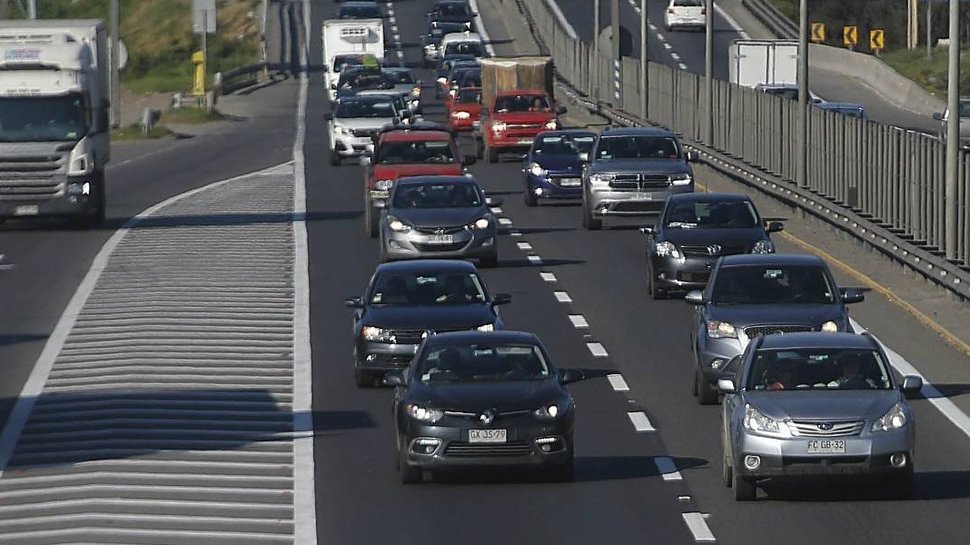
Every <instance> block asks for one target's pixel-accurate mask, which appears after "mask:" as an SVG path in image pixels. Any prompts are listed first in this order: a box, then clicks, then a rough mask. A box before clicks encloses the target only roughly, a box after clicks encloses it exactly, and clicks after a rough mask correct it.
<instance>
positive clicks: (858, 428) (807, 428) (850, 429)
mask: <svg viewBox="0 0 970 545" xmlns="http://www.w3.org/2000/svg"><path fill="white" fill-rule="evenodd" d="M865 426H866V422H865V420H852V421H849V422H798V421H792V422H789V423H788V427H789V428H790V429H791V433H792V435H795V436H798V437H850V436H853V435H859V434H860V433H862V429H863V428H864V427H865ZM822 428H828V429H822Z"/></svg>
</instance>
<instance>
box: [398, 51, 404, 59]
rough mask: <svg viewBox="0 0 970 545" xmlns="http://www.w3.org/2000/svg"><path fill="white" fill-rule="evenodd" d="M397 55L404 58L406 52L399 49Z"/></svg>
mask: <svg viewBox="0 0 970 545" xmlns="http://www.w3.org/2000/svg"><path fill="white" fill-rule="evenodd" d="M397 56H398V58H400V59H403V58H404V52H403V51H401V50H400V49H399V50H398V51H397Z"/></svg>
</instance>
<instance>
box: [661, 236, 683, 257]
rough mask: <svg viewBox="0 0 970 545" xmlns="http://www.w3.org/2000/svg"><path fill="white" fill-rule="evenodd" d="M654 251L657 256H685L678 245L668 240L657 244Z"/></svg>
mask: <svg viewBox="0 0 970 545" xmlns="http://www.w3.org/2000/svg"><path fill="white" fill-rule="evenodd" d="M654 253H655V254H657V257H672V258H674V259H683V258H684V255H683V254H681V253H680V250H678V249H677V246H676V245H675V244H674V243H673V242H670V241H667V240H663V241H660V242H658V243H657V246H656V247H655V248H654Z"/></svg>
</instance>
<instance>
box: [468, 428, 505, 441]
mask: <svg viewBox="0 0 970 545" xmlns="http://www.w3.org/2000/svg"><path fill="white" fill-rule="evenodd" d="M507 437H508V431H506V430H468V442H469V443H504V442H506V441H507Z"/></svg>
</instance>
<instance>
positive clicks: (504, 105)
mask: <svg viewBox="0 0 970 545" xmlns="http://www.w3.org/2000/svg"><path fill="white" fill-rule="evenodd" d="M551 110H552V109H551V108H550V107H549V100H548V99H547V98H546V96H545V95H506V96H500V97H497V98H496V99H495V113H500V114H502V113H508V112H548V111H551Z"/></svg>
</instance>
